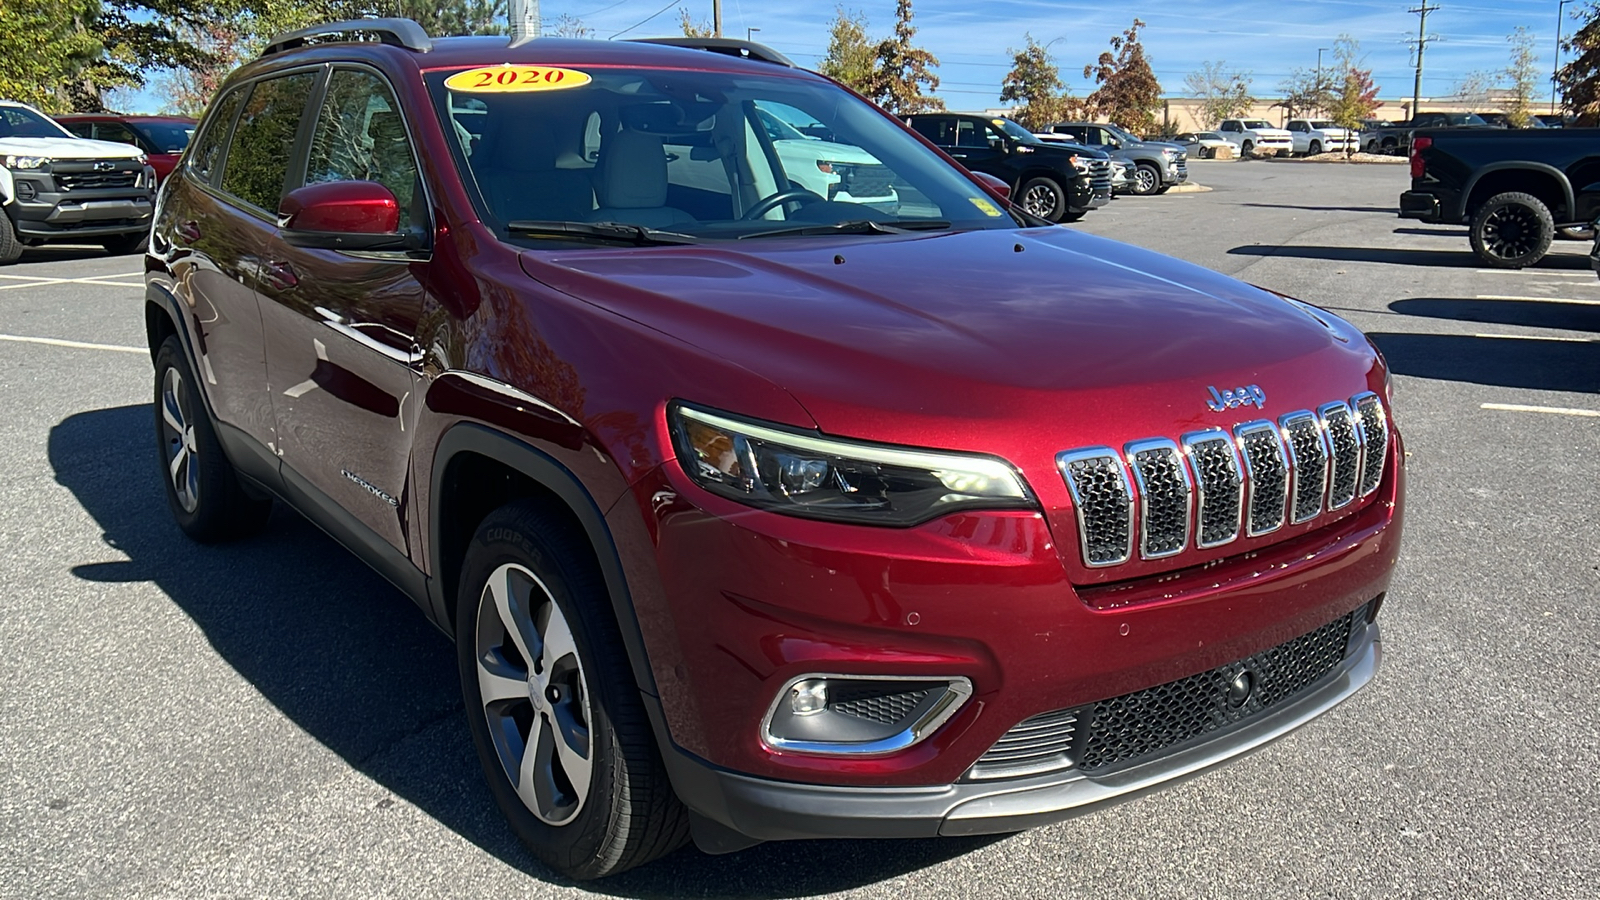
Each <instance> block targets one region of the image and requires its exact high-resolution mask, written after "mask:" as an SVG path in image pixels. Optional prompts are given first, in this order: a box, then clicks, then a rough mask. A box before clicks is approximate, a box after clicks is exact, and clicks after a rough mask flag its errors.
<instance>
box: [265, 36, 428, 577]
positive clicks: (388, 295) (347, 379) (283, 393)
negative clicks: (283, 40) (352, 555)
mask: <svg viewBox="0 0 1600 900" xmlns="http://www.w3.org/2000/svg"><path fill="white" fill-rule="evenodd" d="M413 148H414V142H413V141H412V139H411V136H410V130H409V129H408V127H407V125H406V122H405V120H404V117H403V116H402V114H401V112H400V110H399V105H398V104H397V103H396V102H395V95H394V91H393V90H392V88H391V87H390V86H389V84H388V82H387V81H386V80H385V79H384V77H383V76H382V75H381V74H379V73H378V72H376V71H375V70H371V69H367V68H364V67H362V68H358V67H354V66H351V67H339V68H335V69H333V70H332V72H331V74H330V75H329V77H328V81H327V86H326V89H325V91H324V92H323V95H322V98H321V100H320V101H319V102H318V108H317V109H316V110H315V112H314V115H312V116H311V117H309V118H308V137H307V139H306V141H305V146H304V150H303V152H302V155H301V157H300V160H299V161H297V163H296V165H297V167H299V170H300V171H299V172H298V173H296V175H295V177H294V178H293V179H292V181H293V182H294V183H295V184H294V186H298V185H299V184H318V183H323V182H330V181H375V182H378V183H380V184H382V185H384V186H385V187H387V188H389V190H391V191H392V192H394V194H395V196H396V198H397V199H399V201H400V210H401V215H400V220H401V228H402V230H410V231H413V232H416V233H418V234H419V235H424V236H426V235H431V233H432V229H431V225H430V211H429V205H428V200H427V196H426V192H425V190H424V188H423V184H422V181H421V178H420V177H419V169H418V165H417V159H416V154H415V152H414V149H413ZM264 245H265V253H264V257H263V260H262V273H263V274H262V277H261V279H260V282H259V284H260V286H259V290H260V294H261V300H262V317H263V320H264V323H265V327H266V341H267V374H268V378H269V381H270V383H271V385H272V392H273V406H274V409H275V410H276V412H277V416H278V421H279V430H280V433H281V436H282V437H281V441H280V444H279V447H280V454H281V456H282V460H283V464H284V472H283V477H284V481H285V483H286V485H287V486H288V487H289V488H290V490H292V491H297V492H300V493H302V494H304V495H305V497H306V498H308V499H309V500H310V501H311V502H312V503H318V502H319V501H320V500H321V498H326V499H327V500H328V501H331V503H332V504H333V506H334V507H337V508H340V509H342V510H343V511H344V512H345V513H348V514H349V515H350V516H353V517H354V518H355V519H356V520H357V521H359V522H360V523H361V524H362V525H364V526H366V528H367V529H368V530H370V531H371V532H373V533H375V534H376V535H377V536H379V537H380V538H381V539H382V540H383V541H384V542H386V543H387V544H389V545H390V546H391V547H393V548H395V549H397V550H399V551H400V552H402V553H405V552H406V551H407V549H408V544H409V540H408V536H407V532H406V528H405V510H406V502H407V498H408V489H407V482H408V478H407V475H408V466H409V462H410V458H411V441H412V435H413V424H414V422H415V420H416V413H417V400H416V393H415V392H416V388H417V383H418V379H419V375H418V368H419V366H420V363H421V360H422V351H421V348H419V347H418V346H417V340H416V335H417V331H418V322H419V320H420V318H421V316H422V311H423V299H424V293H425V292H424V290H423V288H422V286H421V284H420V283H419V277H420V276H421V274H422V273H423V272H424V267H425V266H426V265H427V262H426V260H427V253H426V252H425V251H424V252H404V251H381V252H363V253H358V252H340V251H334V250H317V249H307V248H301V247H293V246H290V245H289V244H287V243H285V242H284V241H283V240H282V238H281V237H280V236H278V235H277V234H276V233H269V234H268V235H267V236H266V239H265V241H264ZM319 495H320V497H319Z"/></svg>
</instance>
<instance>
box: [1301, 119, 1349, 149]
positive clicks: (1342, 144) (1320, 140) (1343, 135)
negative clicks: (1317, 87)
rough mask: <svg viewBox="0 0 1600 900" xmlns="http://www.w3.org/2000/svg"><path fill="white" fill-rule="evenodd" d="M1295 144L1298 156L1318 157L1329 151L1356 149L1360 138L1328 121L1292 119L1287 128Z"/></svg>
mask: <svg viewBox="0 0 1600 900" xmlns="http://www.w3.org/2000/svg"><path fill="white" fill-rule="evenodd" d="M1285 127H1286V128H1288V129H1289V135H1290V137H1291V139H1292V140H1293V142H1294V154H1295V155H1296V156H1316V155H1317V154H1318V153H1326V152H1328V151H1339V152H1343V151H1344V149H1345V148H1346V147H1349V148H1350V149H1352V150H1354V149H1356V141H1357V140H1359V137H1358V136H1357V135H1356V133H1355V132H1352V131H1348V130H1346V129H1343V128H1340V127H1339V126H1338V125H1335V124H1334V123H1332V122H1329V121H1328V120H1326V119H1290V120H1289V124H1288V125H1286V126H1285Z"/></svg>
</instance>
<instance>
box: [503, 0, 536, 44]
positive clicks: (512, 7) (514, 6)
mask: <svg viewBox="0 0 1600 900" xmlns="http://www.w3.org/2000/svg"><path fill="white" fill-rule="evenodd" d="M506 18H507V20H508V22H507V24H509V25H510V26H511V29H510V30H511V46H513V47H520V46H522V45H523V44H526V43H527V42H529V41H531V40H533V39H534V38H536V37H538V36H539V0H511V2H510V3H508V4H507V9H506Z"/></svg>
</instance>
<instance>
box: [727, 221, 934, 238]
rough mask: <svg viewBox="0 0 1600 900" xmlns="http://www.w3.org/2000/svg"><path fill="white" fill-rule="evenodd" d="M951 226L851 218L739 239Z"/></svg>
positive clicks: (897, 232) (797, 226)
mask: <svg viewBox="0 0 1600 900" xmlns="http://www.w3.org/2000/svg"><path fill="white" fill-rule="evenodd" d="M949 227H950V223H949V222H946V221H944V220H943V219H900V220H897V221H889V222H880V221H878V220H876V219H851V220H849V221H848V222H834V223H832V224H829V225H796V226H794V227H792V228H774V229H772V230H771V231H756V232H752V233H750V234H741V235H739V239H740V240H743V239H745V238H759V237H781V236H787V235H805V234H910V233H911V232H913V231H938V230H940V229H943V228H949Z"/></svg>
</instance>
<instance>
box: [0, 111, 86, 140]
mask: <svg viewBox="0 0 1600 900" xmlns="http://www.w3.org/2000/svg"><path fill="white" fill-rule="evenodd" d="M72 136H73V135H72V132H70V131H68V130H66V129H65V128H62V127H61V126H60V125H57V124H56V123H55V122H53V121H51V120H50V119H47V118H45V117H44V116H42V115H40V114H38V113H36V112H34V111H33V110H31V109H27V108H26V107H22V106H0V138H59V137H66V138H69V137H72Z"/></svg>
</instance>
